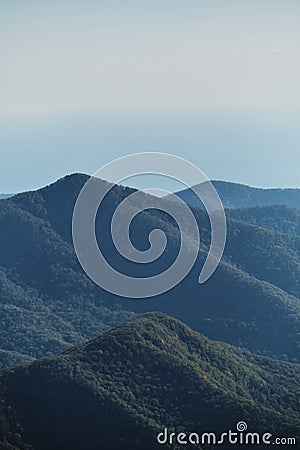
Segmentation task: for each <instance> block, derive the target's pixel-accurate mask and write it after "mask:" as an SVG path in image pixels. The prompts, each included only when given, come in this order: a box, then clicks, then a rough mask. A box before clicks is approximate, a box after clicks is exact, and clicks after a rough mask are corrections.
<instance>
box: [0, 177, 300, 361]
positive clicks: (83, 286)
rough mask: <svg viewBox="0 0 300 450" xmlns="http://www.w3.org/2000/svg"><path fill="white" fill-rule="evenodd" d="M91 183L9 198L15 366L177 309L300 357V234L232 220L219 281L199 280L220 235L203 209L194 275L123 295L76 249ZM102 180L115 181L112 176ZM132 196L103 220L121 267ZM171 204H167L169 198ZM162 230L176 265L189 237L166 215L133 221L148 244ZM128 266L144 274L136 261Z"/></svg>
mask: <svg viewBox="0 0 300 450" xmlns="http://www.w3.org/2000/svg"><path fill="white" fill-rule="evenodd" d="M87 179H88V177H87V176H85V175H80V174H79V175H72V176H68V177H66V178H64V179H61V180H59V181H58V182H57V183H54V184H52V185H50V186H48V187H45V188H43V189H42V190H39V191H33V192H29V193H23V194H18V195H17V196H15V197H13V198H12V199H7V200H3V201H1V202H0V236H1V239H0V268H1V270H0V294H1V296H0V300H1V302H0V310H1V316H0V317H1V319H0V320H1V326H2V329H3V333H2V337H0V348H1V349H2V350H3V351H4V352H6V353H5V358H4V354H2V356H3V358H2V361H3V362H2V364H3V365H7V364H8V355H12V364H15V362H16V359H15V357H17V355H24V357H26V359H24V361H25V360H27V358H40V357H42V356H49V355H51V354H53V353H58V352H61V351H63V350H65V349H66V348H68V346H71V345H75V344H79V343H80V342H82V341H84V340H86V339H90V338H92V337H93V336H96V335H98V334H99V333H101V332H105V331H107V330H108V329H109V328H111V327H112V326H115V325H117V324H119V323H121V322H123V321H126V320H128V319H130V318H132V317H133V316H134V315H136V314H140V313H143V312H146V311H151V310H161V311H162V312H164V313H167V314H171V315H173V316H174V317H177V318H178V319H180V320H183V321H184V322H186V323H187V324H189V325H190V326H192V327H193V328H194V329H196V330H198V331H202V332H204V333H205V334H206V335H208V336H209V337H211V338H213V339H219V340H223V341H227V342H230V343H232V344H235V345H237V346H241V347H246V348H248V349H250V350H251V351H254V352H260V353H262V354H265V355H268V356H275V357H277V358H282V359H289V360H298V355H299V350H298V347H297V329H298V327H299V325H298V324H299V297H298V296H299V284H298V281H299V279H300V276H299V253H300V245H299V239H298V238H297V237H294V236H285V235H284V236H283V235H282V234H278V233H276V232H273V231H272V230H268V231H264V229H262V228H261V227H257V226H255V225H248V224H246V223H244V222H241V221H238V220H232V219H229V221H228V231H229V234H228V241H227V247H226V249H225V256H224V259H223V262H222V263H221V265H220V266H219V268H218V269H217V271H216V273H215V274H214V276H213V277H212V279H211V280H209V282H208V283H205V284H204V285H203V286H199V284H198V282H197V277H198V272H197V271H198V270H199V269H197V268H198V267H200V266H202V264H203V261H204V259H205V256H206V254H207V248H208V245H209V238H210V234H209V220H208V218H207V217H206V216H205V212H204V211H201V210H196V209H195V210H194V213H195V216H196V218H197V221H198V223H199V226H200V228H201V232H202V236H201V238H202V249H201V251H200V253H199V258H198V261H197V264H196V266H195V268H194V269H193V270H192V271H191V273H190V274H189V275H188V277H187V279H186V280H184V281H183V282H182V283H181V284H180V285H179V286H178V287H176V288H175V289H173V290H172V291H171V292H168V293H166V294H164V295H162V296H159V297H157V298H153V299H146V300H145V301H141V300H138V301H137V300H132V299H123V298H120V297H116V296H113V295H110V294H108V293H107V292H105V291H103V290H102V289H100V288H98V287H97V286H95V285H94V284H93V283H92V282H91V281H90V280H89V279H88V277H87V276H86V275H85V274H84V272H83V271H82V269H81V267H80V265H79V263H78V261H77V258H76V256H75V254H74V249H73V247H72V234H71V223H72V212H73V207H74V203H75V201H76V198H77V195H78V193H79V191H80V189H81V188H82V186H83V184H84V182H85V181H86V180H87ZM99 182H100V183H103V187H104V188H105V187H106V186H107V185H106V182H105V181H99ZM132 192H133V190H131V189H129V188H124V187H119V186H114V188H113V191H112V192H111V195H110V196H109V198H108V200H107V202H106V204H105V208H104V213H103V214H102V215H101V216H100V217H99V223H98V224H97V230H98V231H99V232H101V235H102V237H101V239H102V240H103V244H104V249H105V250H106V253H107V254H109V255H113V258H114V259H113V263H114V262H115V260H116V262H117V263H118V261H117V255H115V253H114V250H113V247H112V244H111V243H110V242H109V235H108V232H109V230H110V227H109V224H110V217H111V214H112V213H113V211H114V209H115V207H116V206H117V205H118V204H119V203H120V202H121V201H122V199H124V198H126V196H128V195H130V193H132ZM134 192H136V191H134ZM139 199H140V200H139V201H140V202H141V205H142V206H143V205H144V206H145V205H146V206H147V196H146V195H145V194H143V193H140V194H139ZM161 202H162V203H161V204H162V206H163V205H164V203H163V202H164V200H162V201H161ZM153 228H162V229H163V230H164V231H165V232H166V234H167V236H169V237H170V245H171V247H170V249H169V254H168V255H167V260H166V261H167V262H169V261H172V258H173V257H174V255H175V254H176V251H177V249H178V246H179V244H180V240H179V238H180V236H179V235H178V231H177V229H176V227H175V226H174V224H173V223H172V222H170V221H169V220H168V218H167V217H166V216H165V215H163V214H161V213H160V212H155V211H154V212H153V213H151V214H150V213H145V214H142V215H141V217H139V218H137V221H136V224H134V225H133V238H134V243H135V245H137V247H138V248H140V249H143V248H145V246H146V245H147V244H148V241H147V239H148V235H149V232H150V231H151V230H152V229H153ZM240 242H243V246H241V245H240ZM279 244H280V246H279ZM258 263H259V264H258ZM117 267H118V266H117ZM120 267H121V269H123V266H122V265H121V266H120ZM159 267H160V268H164V266H163V265H162V266H159ZM278 267H279V268H280V274H281V275H280V276H279V274H278V270H277V268H278ZM124 269H125V271H126V270H129V272H130V273H131V274H133V275H134V274H136V273H137V272H136V271H137V269H136V267H135V266H134V265H133V266H130V267H129V268H127V266H124ZM139 270H140V269H139ZM297 280H298V281H297ZM269 317H272V320H269V319H268V318H269ZM278 330H280V331H278ZM9 352H11V353H9ZM13 355H15V357H13ZM0 356H1V355H0ZM19 362H22V359H19Z"/></svg>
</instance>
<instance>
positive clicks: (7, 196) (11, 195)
mask: <svg viewBox="0 0 300 450" xmlns="http://www.w3.org/2000/svg"><path fill="white" fill-rule="evenodd" d="M14 195H15V194H0V200H1V199H2V198H10V197H13V196H14Z"/></svg>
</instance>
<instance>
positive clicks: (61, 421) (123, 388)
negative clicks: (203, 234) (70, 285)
mask: <svg viewBox="0 0 300 450" xmlns="http://www.w3.org/2000/svg"><path fill="white" fill-rule="evenodd" d="M299 388H300V372H299V366H298V365H296V364H290V363H284V362H279V361H276V360H272V359H267V358H262V357H258V356H255V355H253V354H251V353H249V352H247V351H245V350H242V349H238V348H235V347H232V346H230V345H227V344H222V343H218V342H213V341H210V340H209V339H207V338H206V337H204V336H203V335H201V334H198V333H196V332H194V331H192V330H191V329H190V328H188V327H187V326H186V325H184V324H182V323H180V322H178V321H177V320H175V319H173V318H171V317H168V316H165V315H163V314H160V313H148V314H145V315H143V316H140V317H138V318H136V319H134V320H133V321H131V322H129V323H126V324H123V325H121V326H120V327H118V328H116V329H114V330H111V331H109V332H107V333H105V334H104V335H102V336H100V337H98V338H96V339H94V340H92V341H90V342H88V343H86V344H83V345H81V346H79V347H76V348H73V349H71V350H69V351H67V352H65V353H64V354H62V355H59V356H57V357H52V358H48V359H44V360H40V361H37V362H34V363H32V364H30V365H27V366H23V367H18V368H15V369H12V370H5V371H2V373H1V378H0V389H1V398H2V403H1V410H0V436H1V439H2V443H3V448H5V447H4V445H8V443H9V444H10V445H12V446H14V447H13V448H15V449H19V448H20V449H24V448H27V449H35V450H41V449H43V450H53V449H56V450H60V449H61V450H69V449H70V450H71V449H72V450H76V449H78V450H79V449H80V450H82V449H83V448H89V449H90V450H93V449H95V450H96V449H97V450H98V449H99V448H105V449H106V450H110V449H111V450H119V449H120V450H126V449H128V450H129V449H130V450H135V449H136V450H138V449H141V448H145V449H154V448H156V447H159V446H158V445H156V436H157V434H158V433H159V432H161V431H163V429H164V428H165V427H167V428H168V429H169V430H170V432H171V431H176V432H179V431H181V432H192V431H194V432H197V433H198V434H202V433H204V432H214V433H216V434H218V435H220V434H221V433H222V432H226V431H228V430H229V429H231V430H234V429H235V427H236V424H237V423H238V422H239V421H241V420H243V421H245V422H246V423H247V425H248V431H249V432H256V433H262V434H263V433H266V432H268V433H271V434H272V435H273V437H272V439H273V438H276V437H283V436H288V437H296V436H299V432H300V416H299V409H298V407H297V401H298V397H297V395H299ZM297 391H298V392H297ZM4 443H5V444H4ZM200 447H203V448H206V445H203V446H202V445H200ZM224 447H225V448H227V446H226V445H224ZM6 448H9V447H6ZM169 448H172V449H176V448H179V447H178V446H177V445H174V444H173V445H171V446H169ZM188 448H189V447H188ZM191 448H194V447H192V446H191ZM198 448H199V447H198ZM239 448H240V447H239Z"/></svg>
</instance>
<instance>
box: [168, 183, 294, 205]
mask: <svg viewBox="0 0 300 450" xmlns="http://www.w3.org/2000/svg"><path fill="white" fill-rule="evenodd" d="M212 184H213V185H214V187H215V188H216V190H217V192H218V194H219V196H220V198H221V200H222V203H223V205H224V207H225V208H254V207H257V206H274V205H281V206H287V207H289V208H300V189H296V188H272V189H269V188H256V187H251V186H247V185H244V184H239V183H231V182H228V181H218V180H217V181H212ZM199 186H200V189H201V192H203V195H205V192H206V191H207V183H202V184H201V185H199ZM175 194H176V195H177V196H178V197H180V198H181V199H182V200H184V201H185V202H186V203H188V204H190V205H192V206H196V207H202V206H203V205H202V203H201V202H199V199H198V198H197V197H196V196H195V194H194V192H193V191H192V190H191V189H183V190H182V191H178V192H176V193H175Z"/></svg>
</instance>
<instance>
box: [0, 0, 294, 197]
mask: <svg viewBox="0 0 300 450" xmlns="http://www.w3.org/2000/svg"><path fill="white" fill-rule="evenodd" d="M299 20H300V4H299V2H296V1H295V0H287V1H285V2H281V1H279V0H254V1H252V2H240V1H237V0H229V1H228V2H224V1H221V0H213V1H211V2H209V3H208V2H206V1H204V0H189V1H188V2H185V3H182V2H180V1H178V0H173V1H170V0H166V1H165V2H159V1H158V0H154V1H153V2H151V3H141V2H138V1H137V0H129V1H128V2H126V3H124V2H120V1H119V0H112V1H110V2H104V1H100V2H99V1H97V2H96V1H95V0H87V1H85V2H81V1H79V0H77V1H70V0H61V1H60V2H50V1H48V0H45V1H44V2H38V1H37V0H28V1H27V2H23V3H21V2H16V1H15V0H10V1H6V0H4V1H2V2H1V5H0V55H1V62H2V68H1V72H0V98H1V102H0V158H1V167H0V177H1V182H0V191H1V192H19V191H24V190H29V189H36V188H38V187H41V186H43V185H45V184H48V183H50V182H53V181H54V180H55V179H58V178H60V177H62V176H64V175H66V174H67V173H73V172H85V173H89V174H92V173H94V172H95V171H96V170H97V169H98V168H99V167H100V166H102V165H103V164H105V163H107V162H109V161H110V160H112V159H114V158H118V157H121V156H124V155H126V154H130V153H135V152H146V151H157V152H166V153H173V154H175V155H178V156H181V157H183V158H186V159H188V160H190V161H191V162H192V163H194V164H196V165H197V166H199V168H200V169H201V170H202V171H204V172H205V173H206V175H207V176H208V177H209V178H210V179H223V180H228V181H232V182H239V183H243V184H248V185H251V186H257V187H300V179H299V165H300V155H299V142H300V127H299V119H300V85H299V79H300V28H299ZM142 185H143V184H140V185H139V187H142Z"/></svg>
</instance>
